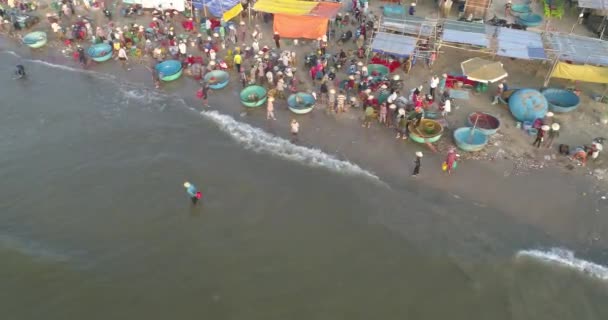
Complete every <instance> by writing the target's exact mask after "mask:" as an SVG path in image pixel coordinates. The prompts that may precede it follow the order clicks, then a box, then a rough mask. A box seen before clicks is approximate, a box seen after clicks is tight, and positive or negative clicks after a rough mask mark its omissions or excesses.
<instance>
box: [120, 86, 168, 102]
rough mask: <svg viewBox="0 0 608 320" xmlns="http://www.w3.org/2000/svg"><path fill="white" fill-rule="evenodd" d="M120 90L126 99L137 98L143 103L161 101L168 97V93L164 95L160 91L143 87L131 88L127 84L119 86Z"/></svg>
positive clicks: (136, 99)
mask: <svg viewBox="0 0 608 320" xmlns="http://www.w3.org/2000/svg"><path fill="white" fill-rule="evenodd" d="M119 90H120V92H121V93H122V94H123V96H124V97H125V98H126V99H130V100H135V101H138V102H141V103H151V102H155V101H160V100H163V99H168V98H169V96H168V95H162V94H160V93H158V92H155V91H153V90H148V89H142V88H134V87H132V88H129V87H125V86H121V87H120V88H119Z"/></svg>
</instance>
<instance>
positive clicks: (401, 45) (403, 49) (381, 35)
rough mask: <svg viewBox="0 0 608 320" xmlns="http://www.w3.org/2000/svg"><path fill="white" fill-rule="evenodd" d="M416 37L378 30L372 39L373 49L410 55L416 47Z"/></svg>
mask: <svg viewBox="0 0 608 320" xmlns="http://www.w3.org/2000/svg"><path fill="white" fill-rule="evenodd" d="M416 42H417V40H416V38H412V37H407V36H402V35H398V34H392V33H386V32H378V33H377V34H376V36H375V37H374V40H372V50H373V51H374V52H380V53H384V54H390V55H394V56H397V57H408V56H409V55H411V54H412V53H413V52H414V49H416Z"/></svg>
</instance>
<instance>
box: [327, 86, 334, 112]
mask: <svg viewBox="0 0 608 320" xmlns="http://www.w3.org/2000/svg"><path fill="white" fill-rule="evenodd" d="M335 107H336V89H330V90H329V95H328V97H327V111H328V112H329V113H331V112H334V111H335V109H334V108H335Z"/></svg>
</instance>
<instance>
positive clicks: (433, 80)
mask: <svg viewBox="0 0 608 320" xmlns="http://www.w3.org/2000/svg"><path fill="white" fill-rule="evenodd" d="M429 85H430V88H429V94H430V95H431V96H432V97H433V98H435V89H437V86H438V85H439V77H437V75H434V76H432V77H431V81H430V83H429Z"/></svg>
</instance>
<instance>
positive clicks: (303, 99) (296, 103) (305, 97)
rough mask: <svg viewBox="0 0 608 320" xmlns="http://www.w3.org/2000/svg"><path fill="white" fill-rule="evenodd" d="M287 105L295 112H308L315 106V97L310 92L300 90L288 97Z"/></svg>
mask: <svg viewBox="0 0 608 320" xmlns="http://www.w3.org/2000/svg"><path fill="white" fill-rule="evenodd" d="M287 106H288V107H289V110H291V112H293V113H296V114H306V113H309V112H311V111H312V109H314V108H315V97H313V96H312V94H310V93H305V92H298V93H295V94H292V95H290V96H289V98H287Z"/></svg>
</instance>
